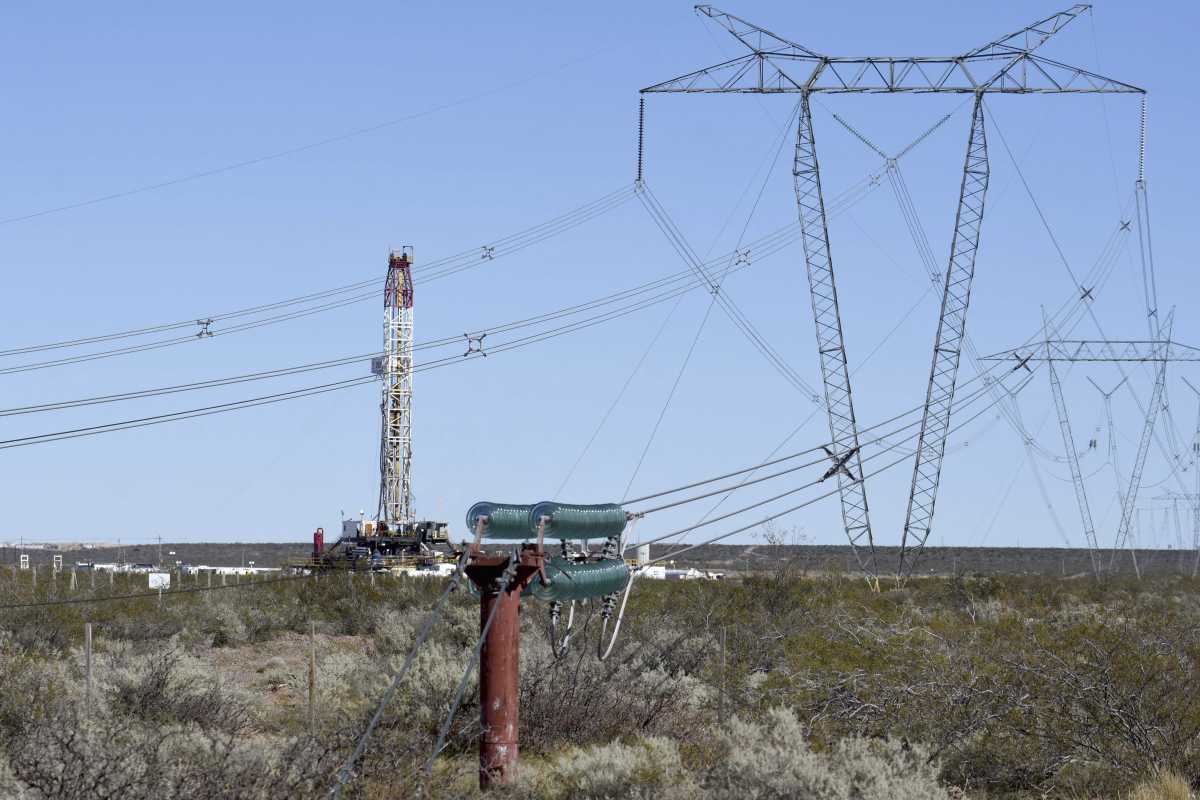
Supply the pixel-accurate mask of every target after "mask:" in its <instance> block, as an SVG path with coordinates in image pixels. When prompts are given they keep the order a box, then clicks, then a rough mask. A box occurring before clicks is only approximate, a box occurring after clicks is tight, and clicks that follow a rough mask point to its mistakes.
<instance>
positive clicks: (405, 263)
mask: <svg viewBox="0 0 1200 800" xmlns="http://www.w3.org/2000/svg"><path fill="white" fill-rule="evenodd" d="M412 368H413V280H412V248H411V247H403V248H401V249H400V250H393V251H392V252H391V254H389V255H388V271H387V280H386V283H385V284H384V291H383V358H382V363H381V364H380V365H379V369H378V372H379V373H380V375H381V376H382V378H383V398H382V400H381V402H380V411H381V412H382V417H383V423H382V431H381V433H380V437H379V517H378V518H379V521H381V522H386V523H387V524H388V526H389V527H391V528H392V529H393V530H395V529H398V528H402V527H403V526H405V525H406V524H408V523H411V522H412V521H413V520H414V518H415V510H414V508H413V491H412V396H413V382H412V381H413V376H412Z"/></svg>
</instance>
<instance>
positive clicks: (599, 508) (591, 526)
mask: <svg viewBox="0 0 1200 800" xmlns="http://www.w3.org/2000/svg"><path fill="white" fill-rule="evenodd" d="M543 517H549V524H548V525H547V527H546V533H545V537H546V538H547V539H608V538H610V537H613V536H620V535H621V532H622V531H624V530H625V523H626V521H627V520H628V516H627V515H626V514H625V509H623V508H621V507H620V506H619V505H617V504H616V503H601V504H598V505H591V506H581V505H572V504H570V503H555V502H551V501H545V502H542V503H538V504H537V505H536V506H534V507H533V508H532V509H531V510H530V512H529V525H530V526H531V529H532V531H533V535H534V536H537V527H538V522H539V521H541V519H542V518H543Z"/></svg>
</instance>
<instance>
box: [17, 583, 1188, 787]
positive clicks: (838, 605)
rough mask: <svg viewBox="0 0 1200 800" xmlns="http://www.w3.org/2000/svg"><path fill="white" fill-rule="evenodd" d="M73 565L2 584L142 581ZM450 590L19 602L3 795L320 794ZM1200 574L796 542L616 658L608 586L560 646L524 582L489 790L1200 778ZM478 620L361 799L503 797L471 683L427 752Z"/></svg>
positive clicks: (673, 605) (362, 780)
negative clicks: (87, 628)
mask: <svg viewBox="0 0 1200 800" xmlns="http://www.w3.org/2000/svg"><path fill="white" fill-rule="evenodd" d="M77 577H78V578H79V579H78V581H77V585H78V587H79V588H77V589H76V590H71V589H69V587H68V582H67V580H66V576H65V575H59V576H58V577H57V579H56V580H55V581H54V582H51V581H50V580H49V579H48V577H47V573H46V572H45V571H44V570H43V572H42V574H41V577H40V580H39V584H38V586H37V587H36V588H35V587H33V586H31V585H30V581H29V576H28V574H27V573H26V574H21V575H16V576H14V575H13V574H12V573H9V572H5V573H3V574H2V575H0V604H3V605H11V604H17V603H30V602H34V601H39V600H79V599H84V598H88V597H90V596H95V597H104V596H107V595H110V594H113V595H120V594H125V593H131V592H138V591H145V583H144V581H145V578H144V577H142V578H140V579H139V578H137V577H128V578H126V577H124V576H118V577H117V578H116V581H115V584H114V585H112V586H110V585H109V583H108V579H107V577H105V578H104V579H103V580H97V582H96V586H95V588H92V586H91V583H90V580H89V579H88V577H86V576H84V577H79V576H77ZM192 580H193V579H192V578H191V577H187V578H185V579H184V588H192V583H191V582H192ZM443 586H444V584H443V583H441V582H440V581H436V580H426V579H397V578H392V577H386V578H384V577H377V578H376V579H375V581H374V582H373V583H372V582H371V581H370V580H369V579H368V576H366V575H361V574H360V575H356V576H354V577H353V578H350V577H348V576H347V575H345V574H335V575H332V576H329V577H323V578H321V579H320V580H319V581H312V580H308V579H305V580H295V581H279V582H263V583H261V584H257V585H252V586H249V587H247V586H241V587H239V588H233V587H228V588H225V589H215V588H214V590H213V591H197V592H190V593H183V594H172V595H168V596H166V597H164V598H163V600H162V601H161V604H160V603H159V601H158V599H157V598H155V597H139V598H132V599H114V600H111V601H108V602H98V603H71V604H56V605H43V606H37V607H31V608H8V609H5V610H3V611H2V612H0V671H2V674H3V675H4V676H5V684H4V689H3V691H2V692H0V797H6V798H7V797H13V798H28V799H29V800H36V799H40V798H51V797H54V798H64V799H68V800H69V799H71V798H121V800H136V798H142V797H147V798H149V797H193V798H218V797H220V798H247V799H249V798H278V797H296V798H304V797H321V796H324V795H325V793H326V792H327V790H328V788H329V786H330V784H331V782H332V778H333V775H334V774H335V772H336V771H337V768H338V766H339V764H340V763H341V762H342V761H343V760H344V758H345V757H346V755H347V754H348V753H349V752H350V751H351V750H352V749H353V747H354V745H355V743H356V742H357V741H358V738H359V735H360V734H361V731H362V729H363V726H364V725H365V722H366V719H367V718H368V717H369V715H370V714H371V712H372V711H373V710H374V708H375V706H376V704H377V703H378V700H379V698H380V697H381V695H382V693H383V691H384V690H385V688H386V686H387V684H388V682H389V679H390V675H391V674H392V673H393V671H394V670H396V669H397V668H398V667H399V665H400V664H401V662H402V661H403V659H404V657H405V655H406V653H407V652H408V650H409V648H410V646H411V643H412V641H413V639H414V637H415V635H416V631H417V630H418V628H419V626H420V623H421V621H422V619H423V617H424V613H425V611H426V610H427V609H428V608H429V607H430V606H431V605H432V604H433V602H434V600H435V599H436V597H437V595H438V594H439V592H440V591H441V589H442V588H443ZM176 588H179V587H178V580H177V585H176ZM197 588H203V586H201V587H197ZM1198 591H1200V581H1197V580H1194V579H1191V578H1188V577H1184V576H1157V577H1154V578H1148V579H1146V580H1142V581H1138V580H1135V579H1133V578H1125V577H1114V578H1111V579H1105V580H1104V581H1102V582H1097V581H1096V580H1095V579H1092V578H1085V577H1076V578H1068V579H1063V578H1060V577H1028V576H1026V577H997V576H970V575H959V576H956V577H939V578H922V579H918V580H915V581H913V582H911V583H910V584H909V585H907V586H905V587H904V588H893V587H890V586H889V585H888V584H887V583H886V581H885V584H884V586H883V589H882V591H880V592H874V591H871V589H870V587H868V586H867V585H866V582H865V581H863V580H861V579H860V578H855V577H853V576H850V575H839V574H830V573H828V572H823V573H821V574H805V573H803V572H801V571H798V570H795V569H790V568H788V567H787V566H786V565H784V566H782V567H780V568H777V569H772V570H771V571H770V572H763V573H759V574H755V575H751V576H745V577H742V578H738V579H731V580H728V581H725V582H702V581H694V582H679V583H669V584H668V583H663V582H655V581H648V580H647V581H643V582H639V583H638V584H637V585H636V586H635V588H634V593H633V596H632V599H631V601H630V604H629V609H630V610H629V612H628V614H627V618H626V621H625V625H624V627H623V629H622V634H621V638H620V640H619V642H618V645H617V647H616V650H615V651H614V654H613V656H612V658H611V659H609V660H608V661H606V662H603V663H601V662H599V661H598V660H597V659H596V655H595V651H596V646H597V636H598V633H599V619H598V607H589V606H587V605H586V604H585V605H583V606H581V607H580V608H578V609H577V612H576V625H575V632H574V638H573V640H572V644H571V647H570V649H569V650H568V652H567V653H566V655H565V656H564V657H562V658H559V659H556V658H555V657H554V655H553V652H552V648H551V645H550V643H549V641H548V637H547V633H546V627H545V623H546V615H547V611H546V607H545V605H544V604H541V603H537V602H533V601H526V603H525V604H524V606H523V611H522V616H523V619H522V626H523V628H522V642H521V669H522V672H521V723H522V730H521V737H522V738H521V758H522V762H521V763H522V766H521V779H520V782H519V783H518V784H517V785H515V786H512V787H510V788H507V789H504V790H502V791H497V792H495V793H494V794H495V795H496V796H498V797H512V798H535V797H550V798H597V799H598V798H668V800H671V799H673V798H693V797H695V798H724V797H735V796H736V797H738V798H811V799H812V800H839V799H841V798H846V799H847V800H848V799H849V798H861V800H874V799H875V798H880V800H882V798H892V797H896V798H901V797H902V798H915V799H916V800H923V799H924V798H963V797H969V798H1030V799H1032V798H1069V799H1070V800H1086V799H1088V798H1122V799H1124V798H1128V799H1129V800H1159V799H1161V800H1177V799H1178V800H1184V799H1185V798H1188V797H1191V796H1192V795H1191V794H1190V793H1191V792H1193V791H1194V790H1195V789H1196V788H1197V787H1200V691H1197V687H1200V596H1198ZM85 622H90V623H92V625H93V630H94V648H93V660H92V674H93V682H92V687H91V691H90V702H89V692H88V689H87V685H86V684H87V681H86V669H85V658H84V651H83V636H84V623H85ZM478 627H479V615H478V606H477V603H476V601H474V600H473V599H472V598H471V597H470V596H469V595H467V594H466V593H465V592H463V593H460V594H459V595H458V596H455V597H454V598H453V600H452V602H451V604H450V605H449V606H448V608H447V610H446V613H445V614H444V615H443V617H442V619H441V621H440V623H439V624H438V625H437V627H436V628H435V630H434V633H433V635H432V637H431V638H430V640H429V641H428V642H427V643H426V645H425V647H424V648H423V649H422V650H421V651H420V653H419V655H418V656H417V661H416V665H415V668H414V670H413V672H412V673H411V676H410V678H409V679H408V680H406V681H405V683H404V685H402V686H401V688H400V690H399V692H398V693H397V694H396V696H395V698H394V699H393V702H392V703H390V704H389V706H388V707H387V710H386V712H385V714H384V716H383V718H382V721H381V723H380V726H379V727H378V728H377V730H376V733H375V735H374V737H373V738H372V740H371V743H370V745H369V747H368V748H367V750H366V753H365V754H364V757H363V759H362V760H361V762H360V764H359V767H358V769H357V770H356V777H355V779H354V780H353V781H352V782H351V783H350V785H349V786H348V787H347V790H346V793H345V795H344V796H345V797H361V798H391V797H429V798H449V797H474V796H478V792H477V790H476V789H475V787H474V783H475V774H476V767H477V760H476V756H475V749H474V748H475V737H476V735H477V734H478V732H479V713H478V707H477V705H476V704H475V696H476V695H475V687H474V685H470V686H469V687H468V689H467V693H466V695H465V700H464V702H463V705H462V707H461V709H460V711H459V713H458V714H457V716H456V717H455V720H454V723H453V725H452V726H451V728H450V735H449V737H448V739H447V745H446V747H445V749H444V751H443V752H442V753H441V754H440V757H439V758H438V760H437V761H436V763H435V766H434V769H433V772H432V775H430V776H428V777H426V776H425V775H424V774H423V771H422V766H423V764H424V762H425V760H426V759H427V758H428V757H429V755H430V749H431V748H432V746H433V742H434V741H435V739H436V738H437V733H438V729H439V728H440V726H441V725H442V722H443V720H444V719H445V716H446V713H447V711H448V710H449V707H450V704H451V702H452V698H453V695H454V692H455V689H456V687H457V685H458V682H459V679H460V677H461V675H462V671H463V666H464V665H465V664H466V662H467V661H468V659H469V656H470V652H471V649H472V647H473V646H474V644H475V641H476V637H477V635H478ZM314 631H315V634H314ZM722 643H724V644H723V645H722ZM310 648H311V649H312V650H315V660H316V664H317V669H316V680H315V686H316V694H315V700H316V702H315V708H311V707H310V703H309V689H308V686H309V676H308V664H309V658H310Z"/></svg>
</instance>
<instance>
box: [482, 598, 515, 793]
mask: <svg viewBox="0 0 1200 800" xmlns="http://www.w3.org/2000/svg"><path fill="white" fill-rule="evenodd" d="M496 603H500V608H499V609H497V611H496V618H495V619H494V620H493V621H492V627H491V629H490V630H489V631H488V635H487V638H486V639H484V640H483V649H482V651H481V652H480V656H479V707H480V722H481V723H482V725H483V735H482V737H480V740H479V788H481V789H485V790H486V789H487V788H488V786H490V785H491V784H506V783H510V782H512V781H513V780H514V779H515V778H516V773H517V757H518V743H519V733H520V727H519V725H520V706H519V703H518V701H519V695H518V676H519V672H518V668H517V661H518V658H519V655H520V643H521V638H520V616H519V614H520V609H521V592H520V589H519V588H518V589H517V591H512V590H511V589H509V588H507V587H505V588H504V589H502V590H501V591H493V592H485V593H484V595H483V598H482V602H481V603H480V604H479V624H480V626H481V628H482V626H483V625H484V624H486V623H487V620H488V617H490V616H491V615H492V608H493V606H495V605H496Z"/></svg>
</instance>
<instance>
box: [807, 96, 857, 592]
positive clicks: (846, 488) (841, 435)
mask: <svg viewBox="0 0 1200 800" xmlns="http://www.w3.org/2000/svg"><path fill="white" fill-rule="evenodd" d="M792 174H793V176H794V179H795V186H796V203H797V205H798V207H799V213H800V230H801V233H802V234H803V235H802V240H803V242H804V260H805V265H806V267H807V270H808V287H809V294H810V296H811V299H812V309H813V321H814V322H815V323H816V328H817V354H818V358H819V360H820V362H821V378H822V380H823V381H824V384H825V409H826V412H827V413H828V415H829V435H830V439H831V443H832V452H830V458H831V459H832V460H833V462H834V464H840V465H843V466H842V468H840V469H837V470H836V475H837V481H838V490H839V493H840V495H841V500H842V522H843V524H844V525H845V527H846V536H847V538H849V540H850V546H851V548H852V549H853V550H854V554H855V557H856V558H857V559H858V563H859V565H860V566H862V567H863V568H864V569H865V570H867V572H868V573H869V574H871V575H872V576H874V575H875V572H876V568H875V538H874V535H873V534H872V533H871V519H870V514H869V513H868V510H867V490H866V485H865V483H864V481H863V478H864V476H863V471H862V456H861V454H860V452H859V442H858V425H857V423H856V421H855V418H854V403H853V400H852V398H851V394H850V371H849V368H848V367H847V364H846V345H845V342H844V340H843V338H842V318H841V312H840V311H839V309H838V297H837V286H836V285H835V283H834V279H833V258H832V256H831V254H830V250H829V226H828V223H827V221H826V217H825V200H824V197H823V196H822V193H821V174H820V169H819V167H818V164H817V144H816V140H815V139H814V137H813V123H812V112H811V110H810V108H809V97H808V94H807V93H805V94H803V95H802V96H801V99H800V121H799V124H798V125H797V130H796V158H795V162H794V165H793V169H792ZM864 542H865V543H866V545H867V547H868V548H869V556H868V558H867V560H866V561H865V562H864V560H863V557H862V554H861V553H859V549H858V548H859V546H860V545H861V544H863V543H864Z"/></svg>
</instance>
